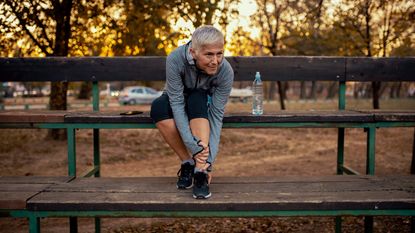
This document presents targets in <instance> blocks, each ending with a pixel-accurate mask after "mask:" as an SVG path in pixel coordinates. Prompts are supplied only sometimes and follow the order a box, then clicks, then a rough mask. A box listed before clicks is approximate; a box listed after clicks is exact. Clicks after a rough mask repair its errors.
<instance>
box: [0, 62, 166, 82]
mask: <svg viewBox="0 0 415 233" xmlns="http://www.w3.org/2000/svg"><path fill="white" fill-rule="evenodd" d="M165 60H166V58H165V57H150V56H149V57H112V58H109V57H70V58H69V57H45V58H0V70H1V72H0V79H1V80H4V81H15V82H29V81H66V82H71V81H132V80H143V81H145V80H154V81H156V80H165V73H166V71H165V70H166V65H165V63H166V62H165Z"/></svg>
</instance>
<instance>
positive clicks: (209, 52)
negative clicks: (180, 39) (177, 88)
mask: <svg viewBox="0 0 415 233" xmlns="http://www.w3.org/2000/svg"><path fill="white" fill-rule="evenodd" d="M190 53H191V54H192V56H193V58H194V59H195V60H196V66H197V67H198V68H199V69H201V70H203V71H205V72H206V73H207V74H208V75H214V74H216V72H217V71H218V68H219V64H220V63H221V62H222V59H223V44H222V43H218V44H210V45H205V46H202V47H201V48H198V49H194V48H190Z"/></svg>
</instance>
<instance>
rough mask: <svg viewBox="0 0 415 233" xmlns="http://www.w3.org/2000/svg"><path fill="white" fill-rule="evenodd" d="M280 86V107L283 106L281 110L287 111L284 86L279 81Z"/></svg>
mask: <svg viewBox="0 0 415 233" xmlns="http://www.w3.org/2000/svg"><path fill="white" fill-rule="evenodd" d="M277 84H278V94H279V96H280V106H281V110H285V103H284V99H285V94H284V91H283V86H282V83H281V81H277Z"/></svg>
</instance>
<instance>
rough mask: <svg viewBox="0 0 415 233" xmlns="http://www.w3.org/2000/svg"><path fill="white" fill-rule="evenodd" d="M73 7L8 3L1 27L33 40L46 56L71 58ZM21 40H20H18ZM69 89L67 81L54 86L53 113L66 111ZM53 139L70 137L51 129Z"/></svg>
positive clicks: (65, 1)
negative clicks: (70, 41)
mask: <svg viewBox="0 0 415 233" xmlns="http://www.w3.org/2000/svg"><path fill="white" fill-rule="evenodd" d="M72 6H73V3H72V0H61V1H59V0H51V1H40V0H33V1H13V0H5V1H4V2H3V3H2V4H1V5H0V8H2V9H4V11H5V12H4V13H5V18H4V20H2V22H1V28H2V30H5V31H6V32H7V33H13V32H16V34H18V35H19V34H20V35H21V36H26V37H29V38H30V40H31V43H33V44H34V45H36V48H37V49H39V50H40V51H41V53H42V54H44V55H45V56H67V55H68V43H69V38H70V36H71V24H70V21H71V10H72ZM18 39H20V38H19V37H17V38H15V39H14V40H18ZM67 90H68V83H67V82H52V83H51V94H50V100H49V108H50V109H51V110H66V104H67V98H66V93H67ZM50 136H51V137H52V138H54V139H58V138H65V136H66V134H64V133H63V132H62V130H51V131H50Z"/></svg>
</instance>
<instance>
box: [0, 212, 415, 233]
mask: <svg viewBox="0 0 415 233" xmlns="http://www.w3.org/2000/svg"><path fill="white" fill-rule="evenodd" d="M1 213H4V214H6V215H7V216H10V217H20V218H28V219H29V232H30V233H39V232H40V218H47V217H69V218H70V219H76V217H94V218H96V219H99V217H139V218H150V217H167V218H176V217H280V216H284V217H296V216H415V210H288V211H286V210H282V211H29V210H0V214H1ZM96 229H97V228H96Z"/></svg>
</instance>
